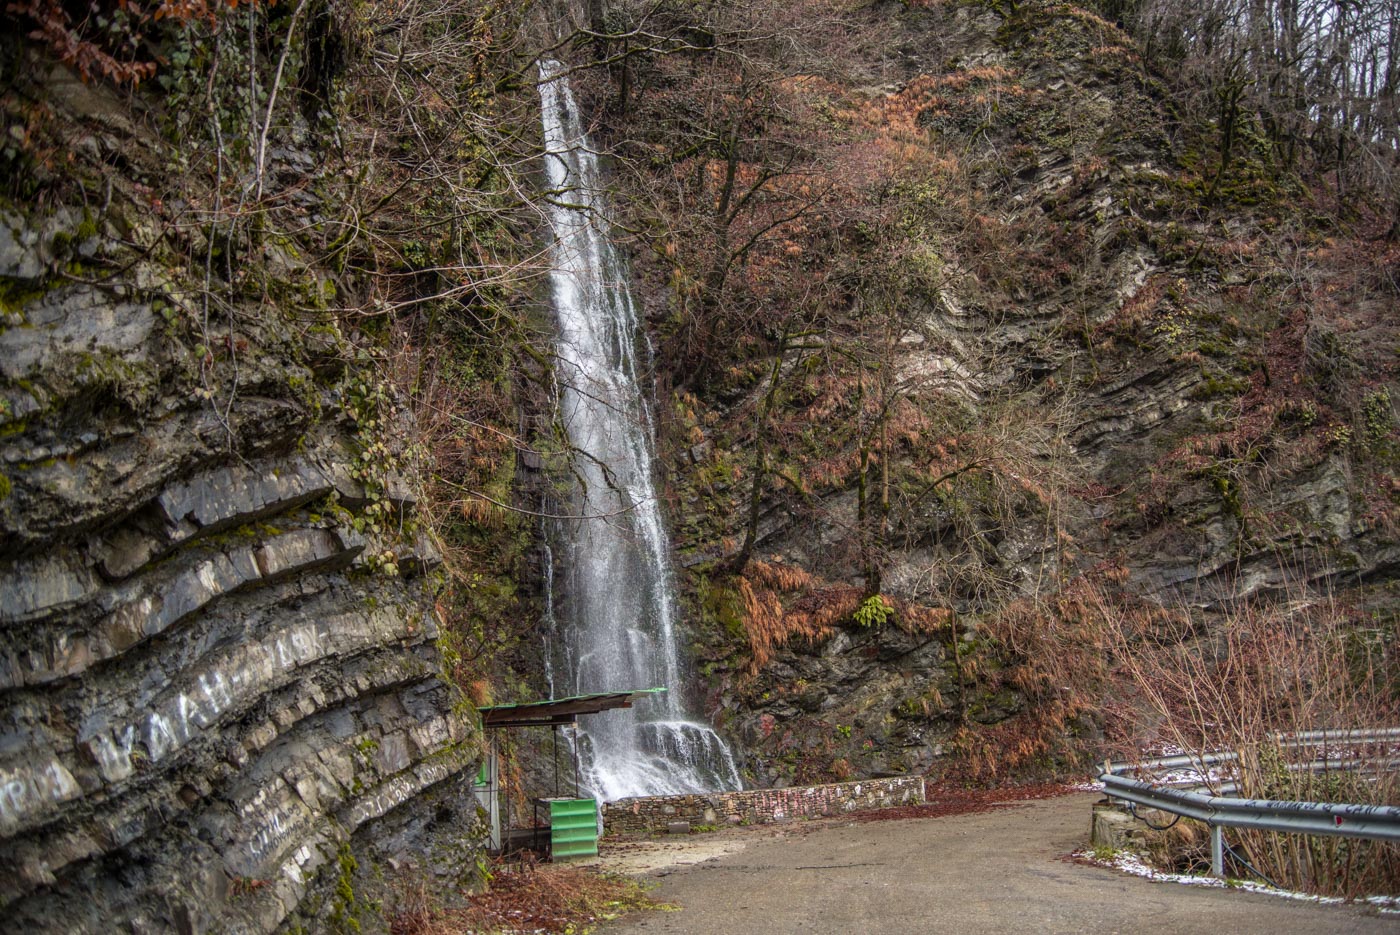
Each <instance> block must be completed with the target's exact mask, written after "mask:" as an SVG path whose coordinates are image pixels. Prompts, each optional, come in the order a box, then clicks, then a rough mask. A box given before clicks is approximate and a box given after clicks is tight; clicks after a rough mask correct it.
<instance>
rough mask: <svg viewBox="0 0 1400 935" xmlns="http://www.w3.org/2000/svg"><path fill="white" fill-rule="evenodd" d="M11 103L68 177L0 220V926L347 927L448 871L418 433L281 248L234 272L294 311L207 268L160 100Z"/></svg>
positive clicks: (290, 162) (455, 718) (461, 774)
mask: <svg viewBox="0 0 1400 935" xmlns="http://www.w3.org/2000/svg"><path fill="white" fill-rule="evenodd" d="M24 93H25V95H28V96H29V97H28V102H29V103H30V104H31V105H37V106H40V107H43V108H45V110H46V112H47V114H48V119H47V120H46V122H45V124H44V127H45V129H44V133H45V134H46V141H47V142H48V143H49V144H51V145H55V146H58V147H62V148H67V149H68V151H69V152H71V153H72V154H73V156H72V157H70V158H69V159H68V161H67V166H66V168H64V169H63V172H65V173H68V177H69V178H71V179H72V180H73V181H72V184H67V185H62V184H57V185H54V186H50V187H47V188H45V189H44V191H43V196H42V200H31V201H26V200H24V199H18V200H13V201H10V202H9V203H7V204H4V205H3V209H2V210H0V290H3V297H0V303H3V309H2V311H3V324H0V527H3V537H0V866H3V871H2V872H0V877H2V878H3V882H0V907H3V909H2V910H0V911H3V912H4V914H5V917H6V919H7V920H8V921H9V926H10V927H12V928H14V929H15V930H24V931H37V930H45V931H64V932H79V931H91V932H112V931H135V932H165V931H184V932H197V931H210V930H217V931H249V932H253V931H270V930H272V929H274V928H277V927H278V926H279V925H286V924H291V922H292V921H293V920H297V919H301V920H308V919H319V922H316V923H315V924H316V926H317V927H325V926H330V925H340V926H342V927H347V928H348V927H351V926H352V923H354V922H355V919H356V916H357V915H358V914H361V913H363V912H365V910H366V907H367V906H368V905H369V902H370V899H371V896H370V895H369V891H368V890H367V889H366V886H367V885H368V883H367V881H370V880H372V879H374V878H375V877H376V876H377V877H378V878H379V879H380V880H382V879H384V876H385V872H386V868H388V867H389V866H390V863H392V866H393V867H396V868H399V869H400V870H402V871H403V872H405V873H407V872H410V870H411V869H412V868H413V867H416V868H417V869H418V870H419V871H420V872H422V873H425V874H428V875H429V876H430V877H431V878H432V879H435V880H437V881H439V882H447V881H450V882H453V883H456V882H462V881H467V882H469V881H470V879H471V878H472V874H473V873H474V872H475V866H474V861H475V859H476V857H477V855H478V854H479V853H480V852H479V850H478V848H477V844H476V840H477V839H476V837H475V835H476V833H477V831H476V810H475V806H474V805H473V804H471V802H472V800H471V798H470V778H469V777H470V774H471V772H472V770H470V769H468V767H470V766H472V765H473V764H474V763H475V761H476V760H477V759H478V757H477V750H478V747H477V742H476V741H477V735H476V733H475V728H474V727H473V726H472V725H473V723H474V720H475V719H474V717H469V716H467V714H466V712H467V711H470V708H469V706H464V703H463V702H460V701H459V700H458V698H457V695H456V694H454V691H453V690H450V689H449V687H448V686H447V685H446V684H445V683H444V682H443V681H441V680H440V678H439V673H440V671H441V670H442V667H443V663H442V659H441V658H440V654H439V650H438V648H437V646H436V644H435V638H436V637H437V635H438V624H437V622H436V619H435V616H434V613H433V611H432V603H431V600H430V598H429V594H430V592H431V591H432V590H433V585H432V580H433V576H434V569H435V568H436V567H437V565H438V562H439V559H438V557H437V553H436V551H435V550H434V548H433V546H432V545H431V543H430V542H429V541H428V539H427V538H426V537H425V536H424V535H423V534H422V533H421V532H419V531H417V526H416V524H415V522H414V514H415V494H414V493H413V487H414V480H413V474H412V470H411V467H412V466H411V464H410V463H409V462H408V461H407V460H405V459H404V458H401V457H397V456H396V455H395V454H394V453H395V452H396V451H398V450H399V448H400V447H401V446H400V443H399V441H396V439H398V440H400V441H401V440H402V439H403V438H404V437H405V436H406V435H408V434H410V432H409V431H408V429H410V428H411V427H406V426H404V425H403V424H402V423H401V422H399V421H398V419H397V417H396V416H395V415H394V401H393V398H392V394H388V393H386V392H385V391H384V390H383V389H381V388H378V387H377V386H376V384H375V377H374V373H373V371H372V369H370V367H369V364H367V363H366V362H364V361H363V360H362V359H359V360H357V357H356V353H355V350H354V347H353V346H352V345H351V344H350V343H349V342H347V341H346V340H345V339H343V338H342V337H341V336H340V333H339V331H338V329H337V328H336V326H335V325H334V323H333V322H332V321H331V319H330V317H329V316H326V315H316V314H314V313H308V312H307V311H306V309H307V300H306V295H307V294H311V295H315V294H316V293H317V291H318V290H321V289H322V288H323V286H324V280H323V278H321V276H320V274H319V273H318V270H317V269H315V268H313V267H311V266H309V265H307V264H306V263H304V262H303V261H301V260H299V258H298V257H299V255H298V254H297V253H296V250H295V249H294V247H293V246H292V245H290V244H286V243H283V244H280V245H276V244H268V245H267V246H266V247H265V248H264V250H263V251H260V252H258V253H257V254H256V255H250V256H247V257H245V258H244V259H243V262H244V263H245V264H247V266H253V265H255V264H256V265H261V267H262V269H263V270H266V269H268V268H273V269H276V270H277V271H278V273H277V275H276V277H274V278H276V279H277V281H276V282H273V283H271V286H270V288H272V289H273V290H274V291H275V290H276V289H285V290H289V291H292V290H295V294H296V296H297V300H296V301H295V302H292V301H287V302H280V303H279V302H278V301H276V300H275V299H274V300H272V301H267V300H266V297H267V295H268V288H269V286H268V284H267V283H266V281H265V282H264V287H263V289H262V290H261V294H260V296H258V298H257V301H255V300H254V298H253V297H254V296H257V294H258V290H256V289H255V290H252V291H250V290H248V289H246V288H245V286H246V283H244V282H241V281H240V282H236V281H231V280H230V278H229V275H228V274H227V273H221V272H219V271H218V269H217V267H218V266H219V264H211V265H212V266H213V267H215V269H214V271H213V272H212V273H211V272H210V267H211V265H205V264H204V263H203V262H201V260H202V259H203V258H205V257H207V256H212V253H213V251H214V250H215V249H216V247H215V246H211V245H210V244H209V243H208V241H207V240H206V239H205V238H207V237H213V236H214V235H215V233H216V232H215V231H214V229H213V228H212V227H205V228H204V229H200V227H199V226H198V225H197V224H190V223H186V222H179V221H172V216H173V214H174V213H177V212H178V211H179V210H180V206H169V205H164V204H162V203H161V201H160V199H159V198H158V197H156V196H155V195H154V194H153V191H154V189H155V188H156V187H158V186H160V185H161V184H162V182H163V181H164V180H166V179H167V176H166V172H167V168H166V164H165V161H164V160H165V159H166V156H164V155H162V154H163V153H168V149H166V148H165V147H163V145H162V143H161V141H160V140H159V139H158V138H157V137H155V136H154V135H153V133H152V132H151V131H149V130H147V129H145V127H146V121H147V120H148V118H149V115H147V114H144V113H143V112H142V111H141V110H140V109H139V108H137V109H133V107H132V104H131V102H130V101H128V100H123V99H122V98H119V97H117V96H116V95H112V94H109V93H106V92H103V91H99V90H96V89H94V88H91V87H87V86H84V85H81V84H79V83H78V82H77V81H76V80H74V79H72V78H71V77H68V76H67V75H66V74H65V73H64V72H62V71H61V70H58V71H55V73H54V74H53V75H52V76H51V77H50V78H49V79H47V80H45V81H42V82H37V83H35V84H33V85H30V86H28V87H27V88H26V89H25V92H24ZM10 104H11V105H12V109H11V111H10V112H9V117H10V121H11V125H12V129H13V127H14V126H21V127H22V126H23V124H22V123H19V124H16V122H15V110H14V109H13V106H14V104H15V102H14V99H13V98H11V99H10ZM31 151H33V150H31ZM11 155H13V154H11ZM313 156H314V151H306V150H303V151H301V152H299V153H292V152H290V151H288V152H283V153H282V154H281V155H280V156H274V157H273V166H274V167H277V166H281V167H282V169H283V170H284V171H286V172H287V173H288V174H289V175H294V174H296V173H297V172H299V171H304V169H305V167H304V166H300V165H297V164H294V162H295V161H297V160H299V161H301V162H304V163H308V164H309V163H310V162H311V161H312V157H313ZM114 164H115V165H117V166H119V167H118V168H114V167H113V166H114ZM53 177H54V176H53V175H52V173H50V178H53ZM94 193H97V195H96V197H97V198H98V199H105V200H96V201H95V200H94ZM184 207H185V208H188V206H184ZM264 251H265V252H264ZM196 258H198V259H196ZM267 263H271V264H272V266H271V267H268V266H266V265H263V264H267ZM226 268H228V269H232V268H233V267H231V266H228V267H226ZM235 272H236V273H238V274H239V275H241V271H238V270H235ZM294 307H295V308H296V309H298V311H297V312H295V313H294V312H293V308H294ZM405 855H409V856H405ZM388 875H389V876H393V873H392V872H389V873H388ZM355 927H356V928H358V926H357V925H356V926H355Z"/></svg>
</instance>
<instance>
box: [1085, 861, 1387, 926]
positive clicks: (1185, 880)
mask: <svg viewBox="0 0 1400 935" xmlns="http://www.w3.org/2000/svg"><path fill="white" fill-rule="evenodd" d="M1073 856H1074V857H1075V858H1077V859H1079V860H1084V861H1087V862H1088V863H1091V864H1095V865H1097V866H1100V867H1108V868H1110V869H1113V870H1121V871H1122V872H1124V873H1131V874H1132V875H1133V876H1138V877H1143V878H1145V879H1148V880H1152V881H1153V882H1157V883H1180V884H1182V885H1184V886H1209V887H1214V888H1217V889H1237V890H1243V891H1245V892H1246V893H1263V894H1264V895H1266V896H1281V897H1283V898H1284V899H1296V900H1299V901H1301V902H1309V903H1317V904H1318V905H1320V906H1335V905H1340V904H1342V903H1344V902H1346V900H1344V899H1341V898H1340V897H1337V896H1314V895H1312V894H1311V893H1299V892H1297V891H1295V890H1283V889H1278V888H1277V887H1273V886H1269V885H1267V884H1264V883H1253V882H1250V881H1247V880H1231V881H1230V882H1228V883H1227V882H1226V881H1224V880H1218V879H1216V878H1215V877H1204V876H1195V875H1193V874H1189V873H1169V872H1167V871H1165V870H1158V869H1157V868H1156V867H1153V866H1151V865H1150V864H1148V863H1146V862H1144V861H1143V860H1142V858H1140V857H1138V856H1137V855H1136V854H1132V853H1128V852H1127V851H1120V852H1119V853H1116V854H1114V855H1113V858H1112V859H1111V860H1100V859H1099V858H1097V857H1095V856H1094V853H1093V851H1077V852H1076V853H1075V854H1074V855H1073ZM1364 901H1365V902H1366V903H1367V904H1368V905H1371V906H1374V907H1375V908H1376V909H1378V910H1380V911H1381V912H1382V913H1384V914H1386V915H1400V896H1368V897H1366V899H1365V900H1364Z"/></svg>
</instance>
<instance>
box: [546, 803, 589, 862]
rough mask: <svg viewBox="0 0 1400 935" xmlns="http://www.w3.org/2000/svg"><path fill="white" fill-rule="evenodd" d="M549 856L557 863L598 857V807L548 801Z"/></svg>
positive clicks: (587, 804) (586, 804)
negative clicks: (557, 861)
mask: <svg viewBox="0 0 1400 935" xmlns="http://www.w3.org/2000/svg"><path fill="white" fill-rule="evenodd" d="M549 852H550V854H551V855H552V856H553V858H554V859H555V860H577V859H578V858H580V857H597V856H598V803H597V802H596V801H594V800H593V799H550V800H549Z"/></svg>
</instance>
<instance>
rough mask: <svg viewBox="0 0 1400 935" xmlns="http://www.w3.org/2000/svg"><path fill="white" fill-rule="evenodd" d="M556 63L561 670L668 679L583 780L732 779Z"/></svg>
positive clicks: (593, 174) (588, 746) (601, 202)
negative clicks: (699, 686)
mask: <svg viewBox="0 0 1400 935" xmlns="http://www.w3.org/2000/svg"><path fill="white" fill-rule="evenodd" d="M559 71H560V66H559V64H558V63H554V62H546V63H544V64H543V65H541V69H540V73H541V78H542V79H543V80H542V83H541V85H540V96H541V103H542V105H543V106H542V110H543V114H544V118H543V119H544V140H545V151H546V155H545V163H546V167H547V172H548V178H549V185H550V188H551V190H552V191H553V193H554V197H553V198H552V202H553V203H552V204H551V206H550V209H549V220H550V224H551V227H552V228H553V233H554V243H553V245H552V248H551V250H552V255H551V259H552V264H551V266H552V271H551V274H550V277H551V284H552V286H553V291H554V305H555V311H556V314H557V315H558V322H559V329H558V345H557V350H558V384H559V395H560V399H559V407H560V415H561V417H562V419H563V422H564V425H565V427H566V430H567V432H568V436H569V442H570V444H571V446H572V447H573V449H574V452H575V457H574V473H575V475H576V476H577V478H578V482H577V484H576V485H575V488H574V492H573V495H572V499H571V501H570V507H569V510H568V512H569V513H570V514H571V515H573V516H575V517H578V518H575V519H568V520H563V521H561V522H560V523H559V524H558V525H557V527H556V528H555V529H554V534H555V543H556V545H555V553H556V555H557V557H558V559H559V566H560V567H559V568H558V569H557V571H558V574H559V575H560V578H561V585H562V587H561V593H562V595H563V597H562V599H561V600H560V602H559V604H558V606H557V607H554V608H552V614H553V615H554V616H555V617H556V626H557V627H558V634H559V639H558V640H557V643H558V645H557V647H556V648H555V652H556V653H557V659H558V662H559V666H558V669H559V671H556V672H554V675H555V677H557V678H558V679H559V680H560V682H561V685H560V687H561V688H562V689H565V690H566V691H567V692H568V693H569V694H582V693H586V692H596V691H622V690H628V689H636V688H650V687H654V686H665V687H666V688H667V689H668V691H667V692H666V694H664V695H661V696H657V697H654V698H648V699H644V700H642V701H639V702H638V703H637V704H636V706H635V707H634V708H631V709H624V710H617V711H610V712H606V713H603V714H598V715H593V716H591V717H590V718H589V719H588V722H587V724H586V726H585V727H584V728H583V729H582V730H581V731H580V736H579V744H580V746H581V751H580V753H581V759H582V761H583V764H584V765H583V771H584V776H583V780H584V783H585V784H586V785H587V786H588V788H589V789H590V790H591V791H592V793H593V794H594V795H595V796H597V797H598V798H601V799H604V800H609V801H611V800H615V799H620V798H627V797H629V796H636V795H664V794H672V793H680V792H700V791H715V790H720V789H737V788H739V787H740V785H741V783H740V780H739V775H738V770H737V769H736V768H735V764H734V759H733V756H732V755H731V754H730V752H729V749H728V748H727V747H726V746H725V744H724V742H723V741H722V740H721V739H720V738H719V736H718V735H717V734H715V732H714V731H713V730H712V729H711V728H710V727H709V726H707V725H706V724H704V723H702V722H700V721H698V720H697V719H695V718H694V717H692V716H691V715H690V714H689V713H688V712H687V698H686V692H685V690H684V683H683V672H684V667H683V666H682V662H681V658H680V654H679V652H678V648H677V645H676V633H675V620H676V596H675V589H674V583H673V581H672V576H671V564H670V544H669V542H668V540H667V536H666V530H665V527H664V525H663V524H662V519H661V510H660V508H659V506H658V503H657V498H656V489H655V484H654V481H653V469H652V425H651V415H650V412H649V411H648V409H647V405H646V403H645V401H644V400H643V398H642V394H641V392H640V389H639V387H638V383H637V349H636V344H635V339H636V335H637V331H638V327H639V323H638V321H637V312H636V307H635V304H634V300H633V297H632V292H631V289H630V286H629V284H628V272H627V268H626V264H625V263H624V262H623V260H622V258H621V257H620V256H619V255H618V253H617V251H616V250H615V249H614V247H613V244H612V242H611V239H610V237H609V233H608V212H607V204H606V199H605V197H604V192H603V189H602V186H601V184H600V183H601V177H600V168H599V166H598V161H597V157H596V156H595V154H594V153H593V151H592V150H591V148H590V147H589V143H588V139H587V136H586V134H585V133H584V130H583V125H582V121H581V119H580V117H579V111H578V107H577V105H576V104H575V103H574V99H573V95H572V93H571V91H570V89H569V86H568V83H567V80H566V78H565V77H564V76H562V75H560V74H559Z"/></svg>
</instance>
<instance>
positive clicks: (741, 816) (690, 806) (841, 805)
mask: <svg viewBox="0 0 1400 935" xmlns="http://www.w3.org/2000/svg"><path fill="white" fill-rule="evenodd" d="M923 801H924V780H923V777H922V776H899V777H895V778H893V779H864V780H861V781H860V782H835V783H828V784H825V785H820V786H792V787H789V788H787V789H752V790H749V791H745V792H711V793H699V794H694V795H659V796H648V797H645V798H636V799H619V800H618V801H616V802H607V803H605V804H604V805H603V829H604V832H605V833H607V834H627V833H631V832H638V831H642V832H647V831H665V830H666V825H667V823H669V822H673V821H688V822H690V824H691V825H692V826H694V825H723V824H766V823H768V822H773V821H787V820H789V819H792V818H817V817H821V816H829V815H840V814H842V813H843V812H851V811H855V810H857V809H865V808H890V807H892V806H895V805H917V804H919V803H921V802H923Z"/></svg>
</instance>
